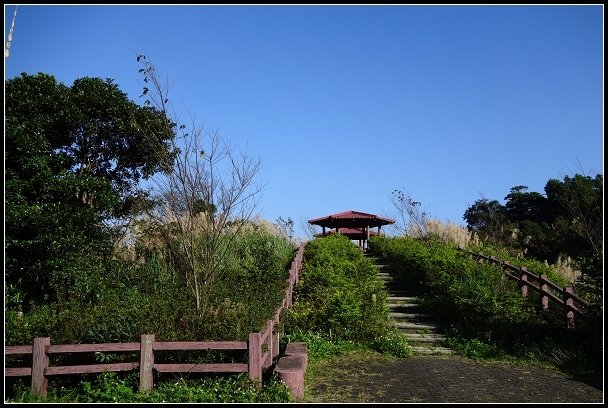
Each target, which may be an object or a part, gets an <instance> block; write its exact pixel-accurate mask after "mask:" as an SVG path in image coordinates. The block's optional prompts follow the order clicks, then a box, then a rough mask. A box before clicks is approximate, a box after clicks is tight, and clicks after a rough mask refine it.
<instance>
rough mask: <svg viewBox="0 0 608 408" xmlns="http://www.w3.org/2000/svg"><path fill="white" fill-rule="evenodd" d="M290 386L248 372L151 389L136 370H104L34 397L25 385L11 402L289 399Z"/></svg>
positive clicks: (181, 381)
mask: <svg viewBox="0 0 608 408" xmlns="http://www.w3.org/2000/svg"><path fill="white" fill-rule="evenodd" d="M290 400H291V396H290V394H289V390H288V389H287V388H286V387H285V385H283V384H282V383H281V382H280V381H279V380H278V378H277V377H276V376H274V375H273V376H270V377H269V378H267V379H266V380H265V381H264V384H263V386H262V387H257V386H256V382H254V381H252V380H250V379H249V378H248V377H247V375H246V374H235V375H230V376H224V377H222V376H213V377H206V378H203V379H187V378H181V379H177V380H173V381H169V380H167V381H163V382H160V383H157V384H155V388H154V389H153V390H152V391H151V392H149V393H141V392H138V391H137V376H136V375H135V374H127V375H119V374H117V373H109V372H108V373H103V374H100V375H99V376H97V378H96V379H95V380H93V381H88V380H85V381H81V382H80V383H78V384H77V385H75V386H72V387H59V388H51V389H50V390H49V393H48V395H47V396H46V397H34V396H32V394H31V392H30V391H29V390H28V389H26V388H25V387H23V386H21V387H20V388H19V389H18V391H17V393H16V395H15V397H13V398H10V399H9V400H7V402H47V403H99V402H105V403H107V402H113V403H206V402H207V403H215V402H220V403H221V402H223V403H228V402H242V403H262V402H275V403H276V402H289V401H290Z"/></svg>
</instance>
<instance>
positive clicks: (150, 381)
mask: <svg viewBox="0 0 608 408" xmlns="http://www.w3.org/2000/svg"><path fill="white" fill-rule="evenodd" d="M153 367H154V335H153V334H142V335H141V346H140V352H139V391H140V392H150V391H152V387H153V386H154V375H153V374H154V373H153V372H152V368H153Z"/></svg>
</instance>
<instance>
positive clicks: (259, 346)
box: [4, 244, 305, 396]
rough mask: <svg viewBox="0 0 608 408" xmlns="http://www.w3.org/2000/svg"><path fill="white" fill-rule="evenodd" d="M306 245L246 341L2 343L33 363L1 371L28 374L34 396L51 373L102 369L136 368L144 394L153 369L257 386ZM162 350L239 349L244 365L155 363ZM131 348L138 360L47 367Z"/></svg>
mask: <svg viewBox="0 0 608 408" xmlns="http://www.w3.org/2000/svg"><path fill="white" fill-rule="evenodd" d="M304 246H305V245H304V244H301V245H300V247H299V248H298V251H297V253H296V255H295V257H294V259H293V260H292V262H291V266H290V269H289V277H288V279H287V288H286V289H285V296H284V298H283V301H282V303H281V305H280V306H279V308H278V309H277V311H276V312H275V314H274V316H273V318H272V319H270V320H268V321H267V322H266V324H265V326H264V328H263V329H262V330H261V331H260V332H257V333H251V334H249V338H248V339H247V340H246V341H189V342H160V341H156V340H155V336H154V334H142V335H141V337H140V342H139V343H105V344H61V345H59V344H57V345H55V344H51V340H50V338H49V337H38V338H35V339H34V343H33V345H24V346H5V347H4V356H5V361H6V356H10V355H31V358H32V364H31V367H10V368H5V369H4V376H5V377H29V376H31V377H32V385H31V390H32V394H33V395H36V396H44V395H46V394H47V385H48V377H49V376H57V375H69V374H88V373H102V372H104V371H112V372H118V371H130V370H136V369H139V390H140V391H144V392H148V391H151V390H152V388H153V373H154V371H156V372H160V373H193V372H196V373H201V372H204V373H248V375H249V378H251V379H253V380H258V385H261V380H262V372H263V369H265V368H268V367H270V366H271V365H272V363H273V359H274V358H275V357H276V356H277V355H278V354H279V340H280V337H281V336H282V333H280V332H279V330H278V324H279V319H280V315H281V312H282V311H283V309H288V308H290V307H291V305H292V301H293V290H294V288H295V285H296V284H297V282H298V279H299V274H300V270H301V268H302V261H303V258H304ZM161 350H165V351H166V350H181V351H194V350H243V353H245V351H246V353H247V362H246V363H179V364H177V363H172V364H160V363H156V362H155V361H154V353H155V352H156V351H161ZM97 352H106V353H107V352H110V353H116V352H132V353H139V361H132V362H123V363H99V364H88V365H85V364H81V365H72V366H51V365H50V364H49V355H52V354H65V353H97Z"/></svg>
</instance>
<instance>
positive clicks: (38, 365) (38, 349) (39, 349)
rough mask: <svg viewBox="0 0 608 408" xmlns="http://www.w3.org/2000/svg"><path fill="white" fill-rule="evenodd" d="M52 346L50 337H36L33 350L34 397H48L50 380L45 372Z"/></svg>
mask: <svg viewBox="0 0 608 408" xmlns="http://www.w3.org/2000/svg"><path fill="white" fill-rule="evenodd" d="M50 344H51V338H50V337H36V338H35V339H34V347H33V350H32V395H35V396H41V397H44V396H46V388H47V385H48V378H47V377H46V376H45V375H44V370H46V368H47V367H48V366H49V356H48V355H47V354H46V349H47V347H48V346H49V345H50Z"/></svg>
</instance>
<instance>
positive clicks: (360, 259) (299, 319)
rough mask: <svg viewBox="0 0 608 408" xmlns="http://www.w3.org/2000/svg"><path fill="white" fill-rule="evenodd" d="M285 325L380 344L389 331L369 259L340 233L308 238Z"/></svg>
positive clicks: (339, 338) (383, 299)
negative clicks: (292, 301)
mask: <svg viewBox="0 0 608 408" xmlns="http://www.w3.org/2000/svg"><path fill="white" fill-rule="evenodd" d="M288 323H289V324H288V332H298V331H300V332H311V333H320V334H321V335H323V336H324V337H325V338H328V339H330V340H331V341H352V342H355V343H361V344H364V345H367V346H368V347H376V346H378V345H379V344H380V343H381V341H376V339H382V338H387V337H386V336H389V335H390V334H389V331H390V323H389V318H388V305H387V294H386V291H385V290H384V287H383V284H382V282H381V281H380V280H379V279H378V278H377V268H376V267H375V266H374V264H373V263H372V260H371V259H369V258H366V257H365V256H364V255H363V252H362V251H361V249H359V248H357V247H356V246H355V245H354V244H353V243H352V242H351V241H350V240H349V239H348V238H347V237H345V236H343V235H340V234H338V235H332V236H328V237H325V238H320V239H315V240H313V241H311V242H309V243H308V244H307V246H306V251H305V253H304V263H303V267H302V272H301V278H300V281H299V282H298V286H297V288H296V291H295V293H294V304H293V307H292V309H291V311H290V313H289V322H288ZM398 353H401V351H399V352H398Z"/></svg>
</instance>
